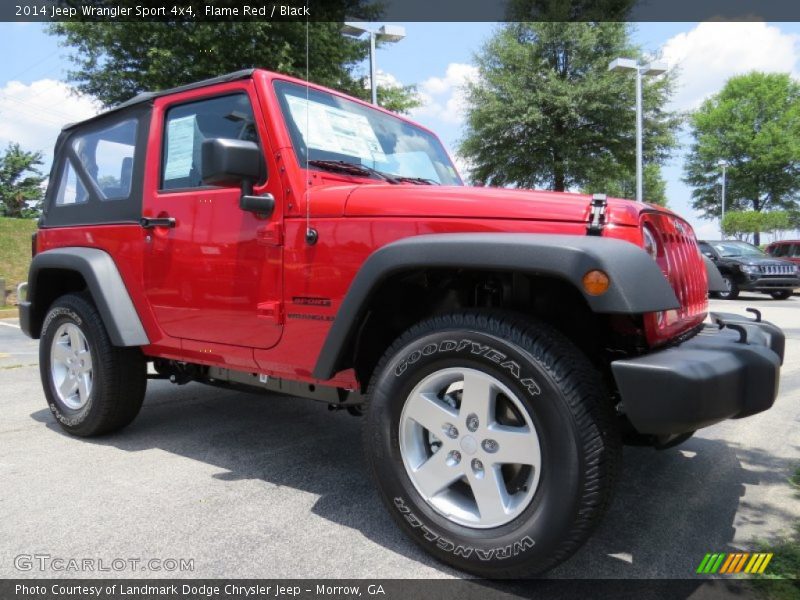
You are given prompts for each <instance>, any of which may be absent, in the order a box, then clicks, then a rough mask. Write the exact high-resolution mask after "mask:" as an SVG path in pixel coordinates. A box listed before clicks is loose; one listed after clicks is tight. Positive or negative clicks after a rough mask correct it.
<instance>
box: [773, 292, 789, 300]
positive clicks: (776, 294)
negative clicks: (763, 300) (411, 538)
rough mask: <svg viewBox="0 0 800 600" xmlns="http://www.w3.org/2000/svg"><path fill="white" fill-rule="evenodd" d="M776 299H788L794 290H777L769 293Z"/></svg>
mask: <svg viewBox="0 0 800 600" xmlns="http://www.w3.org/2000/svg"><path fill="white" fill-rule="evenodd" d="M769 295H770V296H772V297H773V298H774V299H775V300H786V299H787V298H789V297H790V296H791V295H792V290H775V291H774V292H770V293H769Z"/></svg>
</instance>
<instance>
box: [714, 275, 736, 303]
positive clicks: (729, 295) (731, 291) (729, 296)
mask: <svg viewBox="0 0 800 600" xmlns="http://www.w3.org/2000/svg"><path fill="white" fill-rule="evenodd" d="M722 278H723V279H724V280H725V281H728V282H730V287H729V288H728V289H727V290H726V291H724V292H718V294H719V298H720V299H721V300H734V299H735V298H736V296H738V295H739V286H738V285H737V284H736V281H735V280H734V279H733V276H731V275H729V274H727V273H723V274H722Z"/></svg>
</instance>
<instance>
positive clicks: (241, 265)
mask: <svg viewBox="0 0 800 600" xmlns="http://www.w3.org/2000/svg"><path fill="white" fill-rule="evenodd" d="M264 122H265V121H264V118H263V114H262V112H261V107H260V105H259V103H258V98H257V95H256V93H255V90H254V88H253V85H252V82H251V81H244V82H236V83H231V84H226V85H225V86H217V87H215V89H214V95H213V96H209V92H208V90H203V89H198V90H193V91H190V92H184V93H182V94H177V95H175V96H168V97H164V98H159V99H157V100H156V102H155V105H154V110H153V121H152V125H151V127H152V129H151V135H150V144H149V148H150V154H151V155H150V158H151V160H150V161H149V162H148V173H147V175H146V178H145V194H144V207H143V214H144V216H145V217H151V218H173V219H175V225H174V227H171V228H170V227H153V228H149V229H143V233H142V235H143V239H144V247H145V252H144V260H145V264H144V266H143V272H144V278H145V282H144V283H145V290H146V294H147V296H148V299H149V301H150V305H151V307H152V309H153V312H154V315H155V317H156V319H157V321H158V323H159V325H160V327H161V328H162V329H163V330H164V332H166V333H167V334H168V335H170V336H173V337H177V338H183V339H186V340H195V341H200V342H211V343H216V344H228V345H234V346H245V347H250V348H270V347H271V346H274V345H275V344H276V343H277V342H278V340H279V338H280V335H281V331H282V323H281V321H282V315H281V310H280V300H281V281H282V277H281V269H282V263H283V260H282V259H283V256H282V248H281V246H280V245H277V244H276V240H279V239H280V236H279V235H275V231H279V228H280V227H282V212H283V211H282V206H281V198H282V194H281V193H280V192H281V190H280V179H279V177H277V176H276V171H275V170H274V169H272V168H270V167H272V166H274V165H272V164H271V162H272V160H271V154H272V153H271V152H270V151H269V147H268V144H269V140H268V136H267V134H266V131H265V130H264ZM156 138H157V140H156ZM209 138H232V139H246V140H252V141H255V142H257V143H258V144H259V145H260V146H261V148H262V149H263V150H264V151H265V152H264V155H265V160H266V161H267V167H268V171H270V172H271V173H270V174H271V175H272V176H271V177H268V178H267V182H266V183H263V185H257V186H256V189H255V193H272V194H273V195H274V197H275V199H276V206H275V211H274V212H273V214H272V215H271V216H270V217H269V218H265V217H262V216H259V215H256V214H253V213H250V212H245V211H243V210H241V209H240V208H239V197H240V195H241V190H240V189H239V188H233V187H227V188H222V187H212V186H204V185H203V184H202V182H201V181H200V146H201V144H202V142H203V141H204V140H206V139H209ZM158 149H160V152H159V151H158ZM155 155H159V160H158V161H156V160H154V159H153V158H154V156H155Z"/></svg>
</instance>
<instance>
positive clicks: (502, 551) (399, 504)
mask: <svg viewBox="0 0 800 600" xmlns="http://www.w3.org/2000/svg"><path fill="white" fill-rule="evenodd" d="M394 505H395V507H396V508H397V510H399V511H400V513H401V514H402V515H403V517H404V518H405V520H406V521H407V522H408V524H409V525H411V527H413V528H414V529H419V530H420V531H421V532H422V537H424V538H425V539H426V540H427V541H429V542H431V543H435V544H436V546H437V547H438V548H439V549H440V550H444V551H445V552H450V553H451V554H454V555H455V556H461V557H463V558H469V557H470V556H472V554H473V553H474V554H475V556H477V557H478V559H479V560H482V561H488V560H492V559H493V558H496V559H499V560H503V559H506V558H511V557H513V556H518V555H519V554H522V553H523V552H525V551H526V550H528V549H530V548H533V546H534V545H535V544H536V542H534V541H533V540H532V539H531V538H530V537H529V536H527V535H526V536H524V537H523V538H521V539H520V540H518V541H516V542H514V543H513V544H507V545H505V546H498V547H497V548H474V547H472V546H462V545H458V546H456V545H455V544H454V543H453V542H451V541H450V540H448V539H447V538H445V537H442V536H441V535H440V534H439V533H437V532H435V531H434V530H432V529H431V528H430V527H428V526H427V525H425V524H424V523H423V522H422V521H420V520H419V518H418V517H417V516H416V515H415V514H414V513H413V512H411V509H410V508H409V507H408V505H407V504H406V503H405V501H404V500H403V499H402V498H400V497H397V498H395V499H394Z"/></svg>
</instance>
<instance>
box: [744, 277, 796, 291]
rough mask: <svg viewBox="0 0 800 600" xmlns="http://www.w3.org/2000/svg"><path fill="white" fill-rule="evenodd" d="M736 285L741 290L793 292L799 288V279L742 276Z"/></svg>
mask: <svg viewBox="0 0 800 600" xmlns="http://www.w3.org/2000/svg"><path fill="white" fill-rule="evenodd" d="M737 283H738V285H739V289H741V290H793V289H795V288H800V279H799V278H797V277H791V276H786V277H775V276H769V277H762V276H761V275H757V274H754V275H745V274H743V275H742V276H741V278H740V280H739V281H738V282H737Z"/></svg>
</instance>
